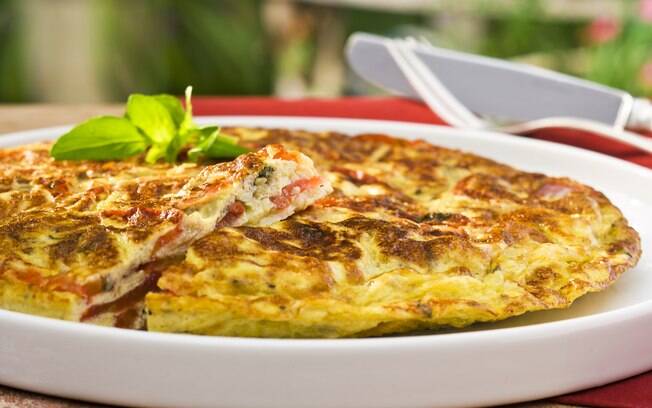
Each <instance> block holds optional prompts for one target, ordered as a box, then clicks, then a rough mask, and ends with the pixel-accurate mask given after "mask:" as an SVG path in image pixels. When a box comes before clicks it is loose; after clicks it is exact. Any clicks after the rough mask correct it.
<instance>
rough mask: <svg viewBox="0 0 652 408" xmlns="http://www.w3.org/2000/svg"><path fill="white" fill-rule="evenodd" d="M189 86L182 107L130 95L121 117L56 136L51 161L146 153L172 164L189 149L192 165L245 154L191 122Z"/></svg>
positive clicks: (170, 99)
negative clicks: (202, 159) (201, 161)
mask: <svg viewBox="0 0 652 408" xmlns="http://www.w3.org/2000/svg"><path fill="white" fill-rule="evenodd" d="M191 95H192V87H188V88H186V108H185V109H184V108H183V106H182V105H181V102H180V101H179V100H178V99H177V98H175V97H174V96H172V95H142V94H132V95H130V96H129V99H128V100H127V110H126V113H125V115H124V117H122V118H119V117H113V116H101V117H97V118H93V119H90V120H88V121H86V122H84V123H81V124H79V125H77V126H76V127H74V128H73V129H72V130H70V131H69V132H68V133H66V134H64V135H63V136H61V137H60V138H59V139H58V140H57V141H56V143H55V144H54V145H53V146H52V149H51V150H50V155H51V156H52V157H54V158H55V159H56V160H119V159H124V158H127V157H131V156H134V155H137V154H140V153H143V152H145V151H147V153H146V155H145V160H146V161H147V162H148V163H155V162H157V161H159V160H165V161H166V162H168V163H174V162H176V161H177V158H178V156H179V153H180V152H181V151H182V150H184V149H188V158H189V159H190V160H192V161H197V160H200V159H201V158H203V157H208V158H216V159H232V158H235V157H237V156H239V155H241V154H243V153H247V152H248V151H249V150H248V149H247V148H245V147H242V146H239V145H238V144H237V140H236V139H235V138H233V137H231V136H226V135H220V129H219V128H218V127H215V126H207V127H204V128H201V127H199V126H197V125H196V124H195V123H194V122H193V120H192V103H191V100H190V99H191Z"/></svg>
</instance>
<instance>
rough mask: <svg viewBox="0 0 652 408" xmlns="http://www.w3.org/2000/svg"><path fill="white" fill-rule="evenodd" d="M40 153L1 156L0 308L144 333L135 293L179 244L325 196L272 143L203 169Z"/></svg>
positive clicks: (39, 148) (290, 154) (300, 162)
mask: <svg viewBox="0 0 652 408" xmlns="http://www.w3.org/2000/svg"><path fill="white" fill-rule="evenodd" d="M48 149H49V145H48V144H39V145H32V146H23V147H20V148H15V149H8V150H4V151H0V172H1V173H0V174H2V175H3V176H2V179H0V186H1V187H0V307H1V308H4V309H9V310H14V311H22V312H27V313H32V314H38V315H43V316H48V317H56V318H60V319H66V320H76V321H87V322H91V323H97V324H105V325H114V326H119V327H132V328H134V327H135V328H140V327H143V325H144V323H145V322H144V315H143V313H142V311H143V298H144V296H145V294H146V293H148V292H149V291H151V290H153V289H155V287H156V282H157V279H158V274H159V273H160V270H161V269H162V268H164V267H165V266H166V265H168V264H170V263H173V262H174V261H175V260H177V257H178V256H181V257H182V256H183V252H184V250H185V249H186V247H187V246H188V245H189V244H190V243H192V242H193V241H195V240H196V239H198V238H201V237H202V236H204V235H206V234H207V233H209V232H210V231H212V230H213V229H215V228H216V226H220V227H222V226H233V225H246V224H252V223H253V224H256V225H268V224H271V223H273V222H275V221H278V220H281V219H283V218H286V217H287V216H289V215H290V214H292V213H293V212H294V211H296V210H301V209H303V208H305V207H306V206H308V205H310V204H311V203H312V201H314V200H316V199H318V198H321V197H323V196H325V195H326V194H328V193H329V192H330V186H329V184H328V182H327V181H326V180H324V179H322V178H321V177H320V176H319V175H318V174H317V172H316V170H315V168H314V166H313V164H312V162H311V160H310V159H309V158H308V157H306V156H304V155H302V154H301V153H299V152H294V151H288V150H286V149H284V148H283V147H282V146H279V145H269V146H265V147H264V148H261V149H260V150H259V151H257V152H254V153H249V154H245V155H242V156H240V157H238V158H237V159H236V160H234V161H231V162H227V163H221V164H213V165H205V166H199V165H195V164H182V165H178V166H171V165H146V164H145V163H144V162H143V160H142V159H143V158H142V157H140V158H136V159H133V160H128V161H120V162H104V163H99V162H65V161H62V162H59V161H54V160H53V159H51V158H50V157H49V155H48Z"/></svg>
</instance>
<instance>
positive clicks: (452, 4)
mask: <svg viewBox="0 0 652 408" xmlns="http://www.w3.org/2000/svg"><path fill="white" fill-rule="evenodd" d="M359 30H362V31H369V32H374V33H380V34H385V35H390V36H403V35H417V36H423V37H426V38H427V39H429V40H430V41H431V42H432V43H434V44H437V45H441V46H445V47H450V48H454V49H459V50H465V51H471V52H477V53H481V54H486V55H492V56H498V57H503V58H509V59H513V60H517V61H522V62H526V63H531V64H535V65H540V66H544V67H548V68H552V69H556V70H559V71H563V72H567V73H571V74H573V75H578V76H582V77H585V78H588V79H591V80H595V81H598V82H602V83H604V84H607V85H611V86H615V87H619V88H623V89H626V90H628V91H630V92H632V93H634V94H636V95H647V96H652V0H492V1H489V0H330V1H329V0H312V1H298V0H296V1H292V0H186V1H183V0H0V102H5V103H7V102H66V103H78V102H83V103H85V102H101V101H122V100H124V98H125V96H126V95H127V94H129V93H131V92H137V91H138V92H150V93H154V92H169V93H174V94H181V93H182V91H183V89H184V87H185V86H186V85H187V84H192V85H194V87H195V92H196V93H197V94H204V95H208V94H212V95H278V96H282V97H306V96H324V97H330V96H338V95H351V94H368V93H378V92H379V91H378V90H374V89H372V88H370V87H369V86H368V85H366V84H365V83H363V82H362V81H361V80H360V79H359V78H356V77H355V76H354V75H353V74H352V73H351V72H350V71H349V70H348V69H347V67H346V65H345V62H344V61H343V56H342V47H343V44H344V42H345V40H346V37H347V36H348V35H349V34H350V33H352V32H354V31H359Z"/></svg>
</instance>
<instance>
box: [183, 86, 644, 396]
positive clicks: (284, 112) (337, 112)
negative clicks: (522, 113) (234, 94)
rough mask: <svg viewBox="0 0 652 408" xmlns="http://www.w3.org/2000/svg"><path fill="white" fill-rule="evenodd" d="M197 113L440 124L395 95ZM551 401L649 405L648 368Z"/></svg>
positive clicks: (638, 154) (571, 136) (553, 133)
mask: <svg viewBox="0 0 652 408" xmlns="http://www.w3.org/2000/svg"><path fill="white" fill-rule="evenodd" d="M193 111H194V113H195V114H196V115H274V116H324V117H343V118H362V119H385V120H398V121H404V122H419V123H431V124H443V122H442V121H441V119H439V118H438V117H437V116H436V115H434V114H433V113H432V112H431V111H430V110H429V109H428V108H427V107H426V106H425V105H423V104H421V103H419V102H415V101H410V100H407V99H400V98H387V97H382V98H369V97H357V98H341V99H331V100H322V99H302V100H280V99H272V98H264V97H261V98H258V97H255V98H207V97H204V98H201V97H198V98H194V99H193ZM530 137H535V138H538V139H545V140H550V141H554V142H559V143H565V144H569V145H573V146H578V147H582V148H585V149H590V150H594V151H597V152H601V153H605V154H608V155H611V156H616V157H620V158H622V159H624V160H628V161H631V162H633V163H637V164H640V165H642V166H645V167H648V168H652V154H648V153H645V152H643V151H641V150H638V149H636V148H634V147H630V146H628V145H625V144H622V143H619V142H616V141H613V140H611V139H606V138H604V137H599V136H596V135H592V134H589V133H583V132H577V131H569V130H565V129H557V130H547V131H545V132H538V133H536V134H534V135H532V136H530ZM553 401H555V402H559V403H565V404H576V405H584V406H595V407H622V408H627V407H632V408H634V407H636V408H644V407H650V408H652V371H649V372H647V373H645V374H642V375H639V376H636V377H633V378H629V379H627V380H624V381H620V382H617V383H613V384H609V385H606V386H603V387H599V388H593V389H590V390H586V391H581V392H577V393H574V394H569V395H565V396H561V397H557V398H554V399H553Z"/></svg>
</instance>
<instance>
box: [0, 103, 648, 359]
mask: <svg viewBox="0 0 652 408" xmlns="http://www.w3.org/2000/svg"><path fill="white" fill-rule="evenodd" d="M195 119H196V122H197V123H200V124H206V123H210V122H212V121H220V120H222V121H227V122H231V124H230V125H228V126H231V125H235V123H236V122H239V121H242V122H243V123H242V125H243V126H252V125H254V126H261V127H274V126H279V127H280V126H282V127H289V128H294V129H298V128H301V126H302V125H301V123H305V124H306V125H305V126H309V125H311V124H312V125H318V126H319V127H322V125H327V126H329V127H330V126H331V125H332V127H333V128H334V129H336V128H337V127H338V125H339V126H340V127H341V126H343V125H349V126H359V127H364V126H368V127H374V126H378V127H382V126H399V127H406V126H409V127H410V128H412V129H418V130H419V131H429V132H432V134H433V135H436V134H441V133H448V134H450V133H453V134H457V135H459V136H460V137H466V138H469V139H473V138H475V137H482V136H484V137H494V138H495V137H498V138H501V139H502V140H503V141H504V142H505V143H515V144H517V145H521V146H526V147H530V146H532V147H536V146H539V147H543V148H545V149H549V150H550V149H552V150H560V149H561V150H562V151H565V152H567V153H569V154H579V155H581V156H584V157H586V158H587V159H592V160H598V161H608V162H609V163H610V164H612V165H618V166H622V167H624V168H625V169H627V171H633V172H636V173H638V175H639V176H642V177H645V178H649V179H650V181H652V170H650V169H648V168H646V167H644V166H641V165H638V164H635V163H631V162H628V161H626V160H622V159H619V158H616V157H613V156H609V155H607V154H604V153H599V152H595V151H592V150H587V149H582V148H579V147H575V146H570V145H566V144H562V143H556V142H551V141H547V140H540V139H533V138H529V137H523V136H514V135H509V134H504V133H500V132H495V131H488V130H475V129H474V130H470V129H459V128H453V127H449V126H442V125H433V124H424V123H414V122H409V121H396V120H379V119H360V118H342V117H326V116H324V117H321V116H274V115H271V116H270V115H205V116H197V117H196V118H195ZM247 122H250V123H247ZM260 122H266V123H265V124H260ZM277 122H278V123H277ZM324 122H327V123H324ZM256 123H259V124H256ZM71 126H73V125H62V126H53V127H45V128H36V129H29V130H21V131H17V132H9V133H3V134H1V135H0V148H6V147H11V146H17V144H16V143H15V142H18V141H19V139H21V138H22V137H26V136H29V137H34V136H36V135H40V134H42V135H43V137H44V140H47V139H52V138H53V134H55V133H59V132H65V131H66V130H68V129H70V128H71ZM390 133H391V131H390ZM462 150H464V149H462ZM646 315H652V298H650V299H649V300H647V301H644V302H640V303H637V304H634V305H629V306H625V307H621V308H618V309H615V310H609V311H604V312H599V313H595V314H590V315H587V316H580V317H573V318H569V319H564V320H557V321H550V322H543V323H534V324H530V325H525V326H516V327H506V328H488V329H483V330H477V331H465V332H448V333H432V334H420V335H409V334H407V335H401V336H396V337H376V338H341V339H280V338H246V337H227V336H200V335H192V334H178V333H157V332H147V331H138V330H126V329H119V328H114V327H102V326H95V325H89V324H80V323H79V322H70V321H64V320H58V319H54V318H47V317H41V316H35V315H29V314H25V313H19V312H12V311H8V310H2V309H0V319H8V320H10V321H13V322H15V323H18V324H24V325H25V324H35V325H39V326H41V327H42V328H51V329H58V328H59V329H61V330H69V331H73V332H74V331H76V330H81V331H82V332H81V333H79V334H84V335H88V336H94V335H96V334H97V335H114V336H119V337H121V338H122V337H124V338H132V339H133V340H136V341H148V340H151V341H156V342H163V343H168V344H173V343H179V342H181V343H188V342H192V343H195V344H196V345H198V346H210V345H212V346H214V345H218V344H219V345H220V346H223V347H234V348H240V346H244V347H250V346H258V347H261V346H264V347H271V348H285V347H292V348H296V347H301V348H304V347H305V348H311V349H315V350H331V349H339V348H343V347H346V348H349V347H354V348H368V347H374V348H377V347H379V346H381V345H382V346H388V347H392V348H394V347H396V346H399V345H401V346H402V345H405V346H408V347H409V346H411V345H418V344H423V343H430V342H441V343H447V342H456V343H459V342H464V343H469V342H471V343H472V342H482V341H484V340H486V338H487V337H489V338H491V339H492V340H493V341H496V340H499V339H500V338H505V339H508V338H513V336H514V335H518V336H520V338H523V339H527V338H532V337H540V336H541V335H545V336H551V335H553V336H554V335H555V334H560V333H563V332H564V331H565V330H566V329H568V328H572V329H573V330H574V331H583V330H592V329H596V328H599V327H603V326H609V325H611V324H614V323H617V322H621V323H622V322H624V321H630V320H636V319H638V318H641V317H643V316H646ZM497 336H498V337H497Z"/></svg>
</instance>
